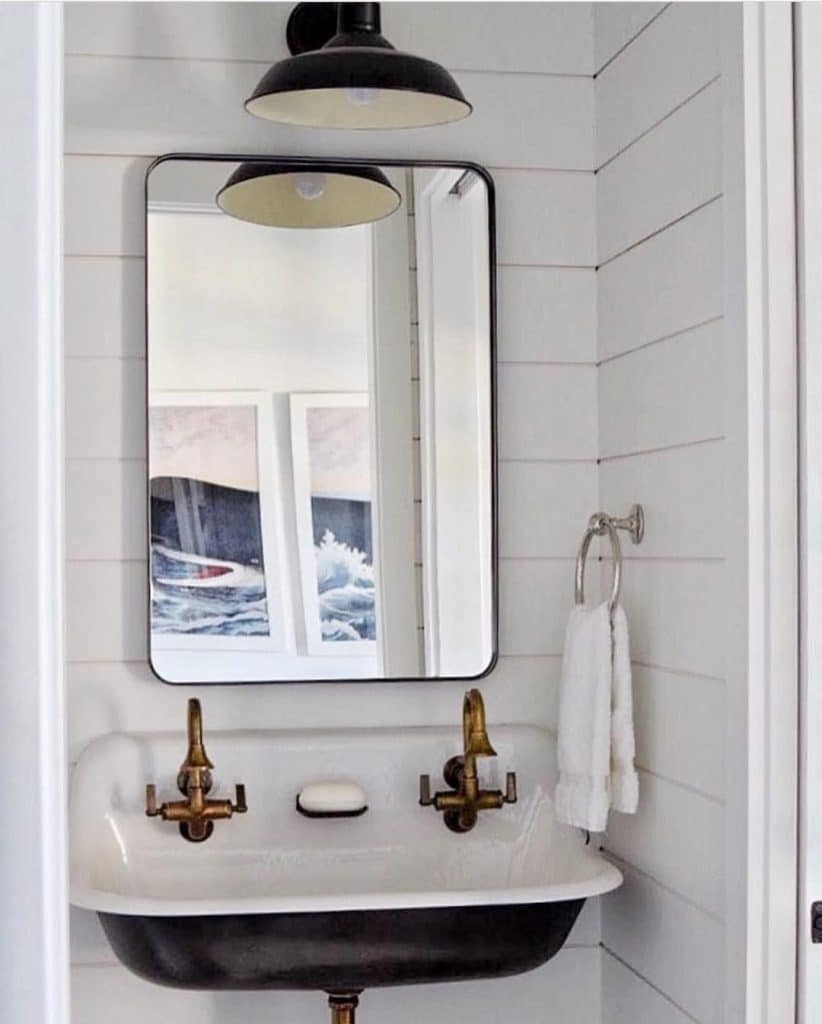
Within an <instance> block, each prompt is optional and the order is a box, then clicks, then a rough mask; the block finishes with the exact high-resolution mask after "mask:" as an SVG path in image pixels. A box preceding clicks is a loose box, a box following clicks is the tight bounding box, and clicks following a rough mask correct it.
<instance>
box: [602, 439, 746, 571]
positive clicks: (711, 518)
mask: <svg viewBox="0 0 822 1024" xmlns="http://www.w3.org/2000/svg"><path fill="white" fill-rule="evenodd" d="M725 458H726V450H725V443H724V442H723V441H710V442H707V443H705V444H698V445H690V446H688V447H686V448H670V449H666V450H664V451H658V452H647V453H645V454H643V455H635V456H633V457H631V458H629V459H616V460H614V461H612V462H603V463H601V464H600V467H599V491H600V504H601V505H602V507H603V508H606V509H613V510H614V511H615V513H619V514H620V515H621V514H623V513H624V512H626V511H627V510H628V509H629V508H630V507H631V505H633V504H635V503H636V502H640V503H641V504H642V506H643V508H644V510H645V518H646V522H647V529H646V531H645V537H644V538H643V540H642V546H641V547H637V548H635V547H633V546H632V545H631V544H627V545H626V546H625V550H624V554H625V556H626V557H627V558H631V557H633V556H634V555H636V556H638V557H641V558H665V557H672V556H673V557H676V558H721V557H722V556H723V555H724V554H725V551H726V545H725V541H726V538H725V535H724V530H723V528H722V525H721V523H719V522H717V515H716V505H715V503H714V502H713V501H706V500H705V496H706V495H716V496H717V497H718V496H719V495H721V494H722V488H723V479H724V475H725Z"/></svg>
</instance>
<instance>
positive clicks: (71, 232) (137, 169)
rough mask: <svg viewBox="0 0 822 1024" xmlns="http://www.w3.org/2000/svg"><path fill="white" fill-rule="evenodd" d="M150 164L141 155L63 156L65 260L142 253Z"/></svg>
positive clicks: (138, 254) (137, 254)
mask: <svg viewBox="0 0 822 1024" xmlns="http://www.w3.org/2000/svg"><path fill="white" fill-rule="evenodd" d="M150 163H151V160H149V159H145V158H142V157H128V156H114V157H77V156H74V157H73V156H66V158H65V162H64V191H65V226H64V236H65V237H64V247H65V252H66V255H67V256H77V255H80V256H142V255H143V252H144V249H145V240H144V231H145V202H144V199H143V187H144V181H145V174H146V171H147V170H148V167H149V164H150Z"/></svg>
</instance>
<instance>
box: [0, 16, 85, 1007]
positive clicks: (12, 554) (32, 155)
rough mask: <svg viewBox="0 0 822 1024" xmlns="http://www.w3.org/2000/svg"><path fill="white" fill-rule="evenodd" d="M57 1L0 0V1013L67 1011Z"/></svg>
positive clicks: (60, 34)
mask: <svg viewBox="0 0 822 1024" xmlns="http://www.w3.org/2000/svg"><path fill="white" fill-rule="evenodd" d="M62 79H63V30H62V5H60V4H49V3H32V4H3V5H0V97H2V99H0V133H1V134H2V137H3V139H5V140H6V143H7V144H6V147H5V152H4V155H3V159H2V161H0V190H1V191H2V195H3V214H2V217H0V306H2V309H3V339H2V346H3V356H2V372H0V479H1V480H2V481H3V483H2V494H3V496H2V501H0V565H2V567H3V581H4V587H3V614H2V616H0V680H2V692H3V702H2V706H1V707H0V779H1V780H2V785H3V791H4V794H5V803H6V810H7V817H6V820H5V821H4V823H3V828H2V834H1V835H0V877H1V878H2V879H3V914H2V916H0V1020H3V1021H9V1022H12V1021H15V1022H19V1024H24V1022H25V1024H68V1019H69V999H68V926H67V920H68V887H67V870H66V851H67V833H66V806H65V804H66V757H65V742H64V735H63V734H64V726H65V717H64V710H63V539H62V535H63V523H62V518H63V517H62V493H63V474H62V462H63V458H62V424H63V386H62V323H61V321H62V294H61V293H62V212H63V211H62V204H63V178H62V164H63V156H62V151H63V137H62V131H63V82H62Z"/></svg>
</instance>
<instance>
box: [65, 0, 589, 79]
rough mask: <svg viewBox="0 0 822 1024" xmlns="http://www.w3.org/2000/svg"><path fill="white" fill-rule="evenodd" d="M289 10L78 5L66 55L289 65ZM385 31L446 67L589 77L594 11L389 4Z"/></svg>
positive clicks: (579, 6) (582, 6)
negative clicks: (277, 62) (287, 37)
mask: <svg viewBox="0 0 822 1024" xmlns="http://www.w3.org/2000/svg"><path fill="white" fill-rule="evenodd" d="M293 8H294V5H293V4H292V3H290V2H289V3H266V4H262V3H198V4H197V5H196V6H195V7H192V5H191V4H188V3H134V4H111V3H72V4H69V5H67V7H66V29H65V31H66V52H67V53H69V54H98V55H123V54H126V55H129V56H140V57H165V58H173V59H179V58H204V59H208V60H243V61H261V62H265V63H267V64H270V63H273V62H274V61H275V60H281V59H282V58H284V57H287V56H288V49H287V47H286V41H285V27H286V22H287V20H288V16H289V14H290V13H291V11H292V10H293ZM382 27H383V31H384V33H385V35H386V36H387V38H388V39H389V40H390V41H391V42H392V43H393V44H394V46H396V47H397V48H398V49H401V50H405V51H407V52H409V53H417V54H419V55H420V56H423V57H427V58H428V59H429V60H436V61H438V62H440V63H442V64H445V65H446V67H449V68H452V69H454V68H457V69H463V70H465V69H473V70H483V71H516V72H525V71H528V72H532V73H550V74H578V75H590V74H592V73H593V11H592V5H591V4H589V3H551V4H538V5H536V6H535V5H533V4H530V3H499V2H497V3H484V4H482V5H481V6H478V7H474V8H473V9H472V10H470V12H469V11H468V10H466V8H465V6H464V4H460V3H430V4H425V5H424V6H423V5H420V4H417V3H391V4H386V5H385V7H384V8H383V11H382Z"/></svg>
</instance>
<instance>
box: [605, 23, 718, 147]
mask: <svg viewBox="0 0 822 1024" xmlns="http://www.w3.org/2000/svg"><path fill="white" fill-rule="evenodd" d="M719 67H720V65H719V9H718V6H717V5H716V4H714V3H701V4H688V3H673V4H671V5H670V6H669V7H668V8H666V10H664V11H663V12H662V14H660V16H659V17H658V18H656V20H655V21H654V22H653V23H652V24H650V25H649V26H648V28H647V29H646V30H645V31H644V32H643V33H642V34H641V35H640V36H639V37H638V38H637V39H636V40H635V41H634V42H633V43H632V44H631V45H630V46H629V47H628V48H627V49H626V50H625V52H624V53H622V54H620V56H619V59H618V60H615V61H613V63H611V64H609V65H608V67H607V68H605V69H604V71H603V72H602V73H601V74H600V75H598V76H597V80H596V110H597V114H596V121H597V127H596V134H597V139H596V154H597V166H598V167H600V166H602V164H604V163H605V161H606V160H609V159H611V157H613V156H614V155H615V154H616V153H618V152H619V151H620V150H621V149H624V148H625V147H626V146H627V145H628V144H629V143H631V142H633V141H634V140H635V139H637V138H638V137H639V136H640V135H641V134H642V133H643V132H645V131H647V130H648V129H649V128H651V127H652V125H654V124H656V123H658V122H659V121H661V120H662V118H663V117H665V116H666V115H667V114H670V112H671V111H672V110H674V108H675V107H677V106H679V105H680V104H681V103H682V102H683V101H684V100H686V99H688V97H689V96H692V95H693V94H694V93H695V92H696V91H697V90H698V89H701V88H702V87H703V86H704V85H706V84H707V83H708V82H709V81H711V79H713V78H715V77H716V76H717V75H718V74H719Z"/></svg>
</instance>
